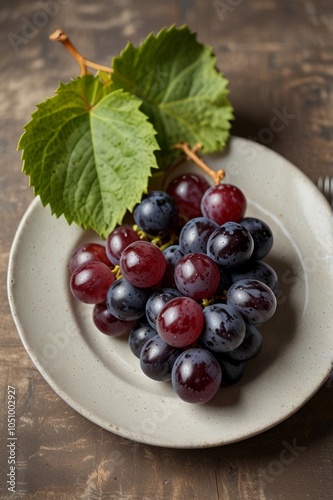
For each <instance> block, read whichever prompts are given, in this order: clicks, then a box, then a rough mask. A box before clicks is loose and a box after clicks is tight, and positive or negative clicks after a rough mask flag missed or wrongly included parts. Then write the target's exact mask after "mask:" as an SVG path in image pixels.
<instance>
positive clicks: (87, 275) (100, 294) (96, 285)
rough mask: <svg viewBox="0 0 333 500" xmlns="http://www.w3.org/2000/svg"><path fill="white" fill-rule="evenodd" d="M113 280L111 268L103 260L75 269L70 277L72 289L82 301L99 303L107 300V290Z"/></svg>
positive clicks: (75, 295)
mask: <svg viewBox="0 0 333 500" xmlns="http://www.w3.org/2000/svg"><path fill="white" fill-rule="evenodd" d="M113 282H114V276H113V274H112V271H111V269H110V268H109V267H108V266H107V265H106V264H103V262H98V261H92V262H87V263H85V264H82V265H81V266H79V267H78V268H77V269H75V271H74V273H73V274H72V276H71V279H70V289H71V292H72V294H73V295H74V297H75V298H76V299H78V300H80V301H81V302H85V303H86V304H98V303H99V302H103V301H104V300H105V296H106V292H107V291H108V289H109V287H110V285H112V283H113Z"/></svg>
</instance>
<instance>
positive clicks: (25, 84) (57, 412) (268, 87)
mask: <svg viewBox="0 0 333 500" xmlns="http://www.w3.org/2000/svg"><path fill="white" fill-rule="evenodd" d="M43 6H44V7H43ZM43 9H44V12H47V15H46V17H45V15H40V11H41V10H43ZM38 13H39V14H38ZM0 23H1V31H0V36H1V44H0V116H1V132H0V165H1V174H0V181H1V190H0V193H1V225H0V227H1V230H0V241H1V269H0V270H1V301H0V308H1V309H0V325H1V336H0V349H1V350H0V357H1V358H0V384H1V411H0V428H1V430H2V432H1V441H0V460H1V462H0V463H1V468H0V471H1V474H0V492H1V493H0V495H1V498H14V497H16V498H19V495H16V496H15V495H14V494H11V493H8V492H7V491H6V473H7V472H8V471H7V469H8V465H7V450H6V437H7V411H6V405H7V385H8V384H9V385H12V386H15V387H16V390H17V437H18V441H17V445H18V448H17V451H18V456H17V459H18V460H19V463H18V465H19V470H18V471H17V481H18V482H17V486H16V489H17V490H22V491H25V493H24V494H23V493H22V495H23V496H24V497H25V498H29V499H30V498H31V499H41V500H44V499H67V498H68V499H76V498H80V499H81V498H82V499H138V500H143V499H148V500H153V499H156V500H157V499H177V500H178V499H179V500H185V499H192V498H198V499H207V500H214V499H226V500H227V499H232V500H234V499H251V500H252V499H273V500H275V499H283V500H288V499H293V500H295V499H296V500H297V499H301V500H302V499H306V498H310V499H313V500H320V499H329V498H333V492H332V491H333V475H332V454H333V428H332V422H333V405H332V394H333V390H332V384H331V383H329V382H328V383H326V384H325V386H323V387H322V389H321V390H320V391H319V392H318V393H317V394H316V395H315V396H314V397H313V398H312V399H311V400H310V401H309V402H308V403H307V404H306V405H305V406H304V407H303V408H302V409H301V410H299V411H298V412H297V413H296V414H295V415H294V416H293V417H291V418H289V419H288V420H287V421H285V422H283V423H282V424H280V425H278V426H277V427H275V428H273V429H271V430H269V431H267V432H265V433H263V434H261V435H259V436H256V437H253V438H251V439H248V440H246V441H243V442H240V443H236V444H231V445H228V446H225V447H218V448H213V449H204V450H172V449H163V448H156V447H152V446H147V445H142V444H138V443H135V442H131V441H128V440H126V439H123V438H120V437H118V436H116V435H113V434H111V433H108V432H107V431H105V430H103V429H101V428H99V427H97V426H96V425H93V424H92V423H90V422H89V421H88V420H86V419H85V418H83V417H82V416H80V415H79V414H77V413H76V412H75V411H74V410H72V409H71V408H70V407H69V406H67V404H66V403H64V402H63V401H62V400H61V399H59V397H58V396H56V394H55V393H54V392H53V391H52V390H51V389H50V387H49V386H48V385H47V383H46V382H45V381H44V379H43V378H42V377H41V375H40V374H39V372H38V371H37V370H36V369H35V368H34V366H33V365H32V362H31V361H30V358H29V357H28V355H27V353H26V352H25V350H24V348H23V346H22V344H21V342H20V340H19V337H18V335H17V333H16V330H15V327H14V324H13V321H12V319H11V315H10V311H9V307H8V303H7V299H6V272H7V263H8V254H9V250H10V246H11V243H12V239H13V237H14V233H15V230H16V227H17V225H18V222H19V220H20V218H21V216H22V215H23V213H24V212H25V210H26V208H27V207H28V205H29V203H30V201H31V200H32V191H31V190H30V188H28V182H27V179H26V178H25V176H23V175H22V174H21V172H20V170H21V163H20V156H19V153H17V152H16V144H17V141H18V138H19V136H20V134H21V131H22V125H23V124H24V123H25V122H27V121H28V119H29V117H30V114H31V113H32V112H33V111H34V105H35V104H36V103H38V102H39V101H41V100H43V99H44V98H45V97H46V96H51V95H52V94H53V91H54V89H55V88H56V87H57V86H58V82H59V81H60V80H62V81H68V79H69V78H71V77H74V76H76V74H77V67H76V64H75V62H74V61H73V60H72V59H71V58H70V57H69V55H68V54H67V53H65V51H64V49H63V48H62V47H61V46H60V45H59V44H55V43H51V42H49V41H48V35H49V34H50V33H52V32H53V31H54V30H55V29H56V28H58V27H61V28H63V29H64V30H66V31H67V32H68V33H69V34H70V36H71V38H72V40H73V42H74V43H75V44H76V45H78V46H79V47H80V49H81V51H82V52H83V53H84V54H85V55H86V56H87V57H89V58H90V59H93V60H96V61H99V62H101V63H105V64H107V63H108V62H109V61H110V59H111V57H112V56H113V55H116V54H118V53H119V51H120V50H121V49H122V48H123V47H124V46H125V43H126V41H127V39H130V40H131V41H133V43H135V44H137V43H138V42H140V41H142V40H143V39H144V38H145V36H146V35H147V34H148V33H149V32H151V31H157V30H159V29H160V28H162V27H163V26H169V25H171V24H173V23H176V24H178V25H181V24H184V23H187V24H189V26H190V27H191V29H193V30H195V31H197V32H198V35H199V39H200V40H201V41H203V42H207V43H209V44H211V45H212V46H213V47H214V49H215V52H216V54H217V56H218V65H219V67H220V68H221V69H222V70H223V72H224V73H225V75H226V76H227V77H228V78H229V80H230V85H229V88H230V90H231V94H230V97H231V100H232V102H233V105H234V107H235V112H236V121H235V124H234V127H233V133H234V134H236V135H241V136H243V137H251V138H253V139H257V140H259V141H261V142H264V143H265V144H266V145H267V146H268V147H270V148H272V149H274V150H276V151H278V152H279V153H281V154H282V155H284V156H285V157H286V158H288V159H289V160H291V161H292V162H294V163H295V164H296V165H297V166H298V167H299V168H300V169H302V170H303V171H304V172H305V173H306V174H307V175H308V176H309V177H310V178H311V179H312V180H313V181H316V179H317V177H318V176H319V175H323V174H331V175H333V161H332V160H333V2H332V1H331V0H318V1H314V0H312V1H310V0H280V1H279V0H253V1H250V0H220V1H208V2H206V1H203V0H201V1H200V0H193V1H190V0H178V1H177V0H170V1H163V0H140V1H137V2H135V1H134V0H132V1H131V0H114V1H106V0H104V1H88V0H83V1H82V0H81V1H80V0H41V1H32V2H26V1H23V0H15V1H13V0H11V1H10V0H2V1H1V5H0ZM36 25H37V26H36ZM10 34H11V35H10ZM13 34H14V35H16V38H15V36H14V38H13ZM14 39H15V43H14ZM274 110H279V111H280V112H283V110H285V111H286V112H287V113H289V114H290V115H293V116H292V117H290V119H289V121H288V123H287V124H286V126H285V128H284V129H283V130H281V131H280V132H278V133H274V134H271V135H268V134H267V133H266V135H265V133H263V130H264V129H265V128H266V129H267V127H268V128H269V127H270V123H271V119H272V117H273V116H274ZM286 443H287V444H289V445H290V446H292V445H293V444H296V445H297V446H298V447H299V448H296V450H298V451H295V448H294V452H293V453H294V455H292V454H291V455H289V458H291V460H290V461H289V462H290V463H289V464H288V465H286V464H285V465H284V464H283V463H282V462H281V456H283V450H284V449H285V447H286ZM292 458H294V460H292Z"/></svg>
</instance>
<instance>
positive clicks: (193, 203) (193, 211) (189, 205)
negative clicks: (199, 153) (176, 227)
mask: <svg viewBox="0 0 333 500" xmlns="http://www.w3.org/2000/svg"><path fill="white" fill-rule="evenodd" d="M208 188H209V184H208V182H207V181H206V179H204V178H203V177H202V176H201V175H197V174H183V175H180V176H178V177H176V178H175V179H173V181H171V182H170V184H169V186H168V188H167V192H168V194H169V195H170V196H172V197H173V198H174V199H175V200H176V203H177V205H178V210H179V213H181V214H182V215H184V216H185V217H188V218H189V219H192V218H193V217H199V216H200V215H201V208H200V204H201V199H202V197H203V195H204V193H205V191H206V190H207V189H208Z"/></svg>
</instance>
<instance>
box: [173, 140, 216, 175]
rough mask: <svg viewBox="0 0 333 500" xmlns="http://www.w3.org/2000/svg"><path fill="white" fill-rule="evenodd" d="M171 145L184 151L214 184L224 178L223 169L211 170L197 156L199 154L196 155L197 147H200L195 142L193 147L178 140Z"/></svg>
mask: <svg viewBox="0 0 333 500" xmlns="http://www.w3.org/2000/svg"><path fill="white" fill-rule="evenodd" d="M173 147H174V148H176V149H181V150H182V151H184V153H185V154H186V155H187V157H188V158H190V159H191V160H192V161H193V162H194V163H195V164H196V165H197V166H198V167H200V168H201V169H202V170H203V171H204V172H206V174H208V175H209V176H210V177H211V178H212V179H213V181H214V184H220V182H221V181H222V180H223V179H224V176H225V172H224V170H217V171H215V170H212V169H211V168H209V167H208V165H206V163H205V162H204V161H203V160H202V159H201V158H199V156H198V155H197V151H199V149H200V148H201V146H200V144H195V145H194V146H193V148H190V147H189V145H188V144H187V142H179V143H177V144H174V146H173Z"/></svg>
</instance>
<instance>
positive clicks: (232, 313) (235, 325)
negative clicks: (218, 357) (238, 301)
mask: <svg viewBox="0 0 333 500" xmlns="http://www.w3.org/2000/svg"><path fill="white" fill-rule="evenodd" d="M203 313H204V317H205V325H204V328H203V330H202V334H201V336H200V340H201V342H202V343H203V344H204V345H205V346H206V347H208V349H210V350H211V351H214V352H229V351H232V350H233V349H236V347H238V346H240V345H241V343H242V342H243V340H244V337H245V331H246V325H245V321H244V319H243V317H242V316H241V314H240V313H239V312H238V311H237V310H236V309H234V308H233V307H230V306H228V305H226V304H213V305H211V306H208V307H205V308H204V311H203Z"/></svg>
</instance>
